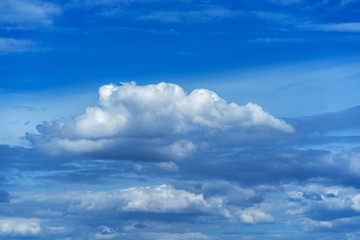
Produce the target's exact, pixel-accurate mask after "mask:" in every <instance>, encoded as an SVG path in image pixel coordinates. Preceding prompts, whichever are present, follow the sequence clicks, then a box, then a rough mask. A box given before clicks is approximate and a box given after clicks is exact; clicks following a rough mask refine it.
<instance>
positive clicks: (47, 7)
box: [0, 0, 62, 29]
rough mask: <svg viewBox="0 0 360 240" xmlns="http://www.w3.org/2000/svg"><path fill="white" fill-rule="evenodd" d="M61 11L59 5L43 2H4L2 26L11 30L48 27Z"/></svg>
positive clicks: (0, 6) (1, 4)
mask: <svg viewBox="0 0 360 240" xmlns="http://www.w3.org/2000/svg"><path fill="white" fill-rule="evenodd" d="M61 11H62V10H61V7H59V6H58V5H56V4H54V3H50V2H45V1H41V0H36V1H31V2H29V1H24V0H4V1H1V2H0V12H1V15H0V26H2V27H5V28H9V29H14V28H15V29H28V28H35V27H46V26H49V25H51V24H52V23H53V20H54V17H55V16H57V15H59V14H60V13H61Z"/></svg>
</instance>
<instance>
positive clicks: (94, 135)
mask: <svg viewBox="0 0 360 240" xmlns="http://www.w3.org/2000/svg"><path fill="white" fill-rule="evenodd" d="M37 129H38V131H39V134H28V135H27V137H28V139H29V140H30V141H31V142H32V143H33V144H34V146H35V147H36V148H38V149H41V150H44V151H46V152H49V153H52V154H59V153H64V152H68V153H72V154H91V155H94V156H96V157H105V158H125V159H126V158H130V159H132V158H142V157H143V156H144V155H148V156H149V155H152V156H154V158H155V159H156V158H164V157H167V158H170V159H181V158H184V157H188V156H191V154H192V153H194V152H195V151H196V150H200V149H202V148H206V147H207V146H209V145H211V144H213V143H214V142H216V141H217V140H216V137H219V136H220V135H221V134H228V133H231V134H235V135H237V136H238V137H239V138H241V136H242V135H244V136H245V135H246V136H247V138H249V135H252V136H253V137H252V138H253V140H254V139H256V140H261V138H262V134H264V133H269V134H270V135H271V134H276V133H293V132H294V131H295V130H294V128H293V127H292V126H290V125H289V124H287V123H286V122H285V121H283V120H281V119H277V118H275V117H273V116H271V115H270V114H269V113H266V112H265V111H263V110H262V108H261V107H260V106H258V105H256V104H254V103H248V104H247V105H245V106H239V105H237V104H236V103H227V102H226V101H225V100H224V99H222V98H220V97H219V96H218V95H217V94H216V93H215V92H212V91H210V90H207V89H195V90H193V91H192V92H191V93H189V94H186V93H185V91H184V90H183V89H182V88H181V87H180V86H178V85H175V84H172V83H159V84H156V85H146V86H137V85H136V84H135V83H123V84H122V85H120V86H116V85H112V84H111V85H104V86H102V87H101V88H100V89H99V106H96V107H88V108H87V109H86V111H85V113H83V114H81V115H78V116H76V117H75V118H74V119H73V120H67V121H54V122H46V123H43V124H41V125H38V127H37ZM259 133H261V134H260V135H259ZM256 135H258V136H256ZM249 139H250V138H249ZM109 151H111V152H112V153H111V154H109ZM139 153H140V154H141V155H139Z"/></svg>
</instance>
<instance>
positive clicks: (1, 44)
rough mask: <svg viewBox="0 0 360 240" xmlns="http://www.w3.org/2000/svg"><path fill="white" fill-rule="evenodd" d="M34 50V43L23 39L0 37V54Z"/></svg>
mask: <svg viewBox="0 0 360 240" xmlns="http://www.w3.org/2000/svg"><path fill="white" fill-rule="evenodd" d="M34 50H36V46H35V43H34V42H33V41H30V40H25V39H14V38H0V55H1V54H9V53H23V52H29V51H34Z"/></svg>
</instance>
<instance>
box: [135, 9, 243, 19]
mask: <svg viewBox="0 0 360 240" xmlns="http://www.w3.org/2000/svg"><path fill="white" fill-rule="evenodd" d="M239 13H240V12H238V11H234V10H229V9H226V8H224V7H220V6H212V7H206V8H204V9H200V10H188V11H154V12H152V13H150V14H146V15H142V16H139V17H138V19H140V20H157V21H161V22H167V23H189V22H208V21H211V20H215V19H219V18H230V17H235V16H236V15H238V14H239Z"/></svg>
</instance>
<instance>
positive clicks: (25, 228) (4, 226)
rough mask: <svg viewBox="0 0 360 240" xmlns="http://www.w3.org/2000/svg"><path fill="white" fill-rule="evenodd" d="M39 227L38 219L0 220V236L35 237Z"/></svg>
mask: <svg viewBox="0 0 360 240" xmlns="http://www.w3.org/2000/svg"><path fill="white" fill-rule="evenodd" d="M40 231H41V226H40V222H39V220H38V219H33V218H0V235H21V236H27V235H36V234H38V233H40Z"/></svg>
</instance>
